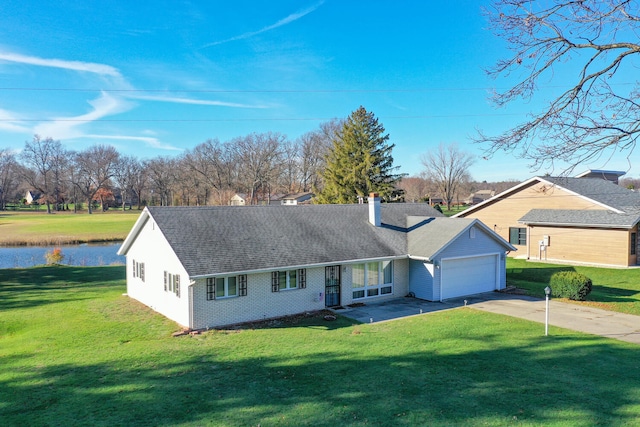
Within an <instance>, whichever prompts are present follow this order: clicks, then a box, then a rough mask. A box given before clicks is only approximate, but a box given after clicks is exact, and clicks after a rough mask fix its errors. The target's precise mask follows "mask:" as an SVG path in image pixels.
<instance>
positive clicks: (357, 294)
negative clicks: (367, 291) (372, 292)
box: [353, 291, 364, 299]
mask: <svg viewBox="0 0 640 427" xmlns="http://www.w3.org/2000/svg"><path fill="white" fill-rule="evenodd" d="M358 298H364V291H354V292H353V299H358Z"/></svg>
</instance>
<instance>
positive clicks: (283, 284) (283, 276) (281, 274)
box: [278, 271, 287, 289]
mask: <svg viewBox="0 0 640 427" xmlns="http://www.w3.org/2000/svg"><path fill="white" fill-rule="evenodd" d="M278 281H279V282H280V283H279V286H280V289H287V272H286V271H278Z"/></svg>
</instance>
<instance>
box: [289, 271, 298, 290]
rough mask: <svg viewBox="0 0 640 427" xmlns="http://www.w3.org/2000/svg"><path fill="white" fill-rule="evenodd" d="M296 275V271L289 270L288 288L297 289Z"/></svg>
mask: <svg viewBox="0 0 640 427" xmlns="http://www.w3.org/2000/svg"><path fill="white" fill-rule="evenodd" d="M296 273H297V271H296V270H291V271H290V272H289V287H290V288H297V287H298V279H297V276H296Z"/></svg>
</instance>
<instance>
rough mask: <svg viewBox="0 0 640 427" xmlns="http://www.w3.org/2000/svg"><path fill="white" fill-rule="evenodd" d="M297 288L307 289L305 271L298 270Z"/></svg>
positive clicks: (302, 269)
mask: <svg viewBox="0 0 640 427" xmlns="http://www.w3.org/2000/svg"><path fill="white" fill-rule="evenodd" d="M298 286H299V287H300V288H301V289H304V288H306V287H307V270H306V269H304V268H301V269H299V270H298Z"/></svg>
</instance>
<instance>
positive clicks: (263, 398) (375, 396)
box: [0, 337, 640, 426]
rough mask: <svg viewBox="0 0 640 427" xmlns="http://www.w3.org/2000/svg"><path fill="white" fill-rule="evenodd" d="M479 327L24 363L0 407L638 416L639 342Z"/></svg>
mask: <svg viewBox="0 0 640 427" xmlns="http://www.w3.org/2000/svg"><path fill="white" fill-rule="evenodd" d="M478 338H480V337H478ZM481 338H482V340H483V341H487V340H488V341H491V342H492V344H493V341H495V346H493V345H492V347H493V348H491V349H486V350H482V351H467V352H465V351H454V352H442V353H441V352H439V351H434V350H432V349H431V348H430V347H428V348H425V349H423V350H422V351H415V352H411V353H403V354H396V355H394V352H393V351H391V350H390V351H389V353H390V354H389V355H380V354H376V355H372V356H363V352H362V350H361V349H360V350H358V349H356V348H351V349H348V350H345V351H344V352H336V353H333V352H329V353H327V352H322V351H321V350H318V351H317V352H315V353H312V354H309V353H306V354H304V355H302V356H300V357H299V358H296V359H295V360H291V358H285V357H282V358H275V357H251V358H247V357H245V358H242V357H241V356H240V357H239V360H238V361H229V360H219V359H218V358H217V357H216V355H215V354H212V352H211V348H212V347H209V348H208V349H202V348H201V347H200V350H197V348H199V347H198V346H195V347H194V348H193V349H192V352H191V356H190V358H188V359H184V360H179V361H175V362H173V363H169V362H163V363H158V362H157V360H166V359H163V358H161V357H158V356H157V355H156V357H155V358H153V361H150V362H147V363H145V362H140V361H138V362H137V363H136V364H135V366H131V365H127V363H126V362H124V363H123V362H122V361H114V362H106V363H102V364H77V365H65V364H52V365H50V366H45V367H42V366H39V367H33V368H31V369H28V368H25V369H23V370H22V371H21V372H20V373H19V375H17V376H16V379H15V380H14V381H12V382H6V381H5V382H4V384H3V388H2V390H0V400H1V401H3V405H2V406H1V407H0V418H3V419H4V420H5V421H6V422H8V424H11V425H27V424H31V425H44V424H50V425H98V424H100V425H132V426H133V425H139V424H142V425H156V426H162V425H165V426H168V425H175V424H180V423H193V424H198V425H205V424H206V425H256V424H259V423H263V424H264V425H275V424H277V425H295V426H298V425H314V426H322V425H332V426H333V425H363V424H367V423H368V424H371V425H469V424H476V423H478V424H479V423H482V424H488V425H505V424H510V423H520V422H527V421H528V422H529V423H532V424H535V425H545V424H546V425H548V424H553V423H562V422H569V421H568V420H571V421H570V424H572V425H593V424H612V423H613V424H620V425H623V424H634V423H635V422H636V421H637V418H636V416H637V414H636V413H634V412H633V410H632V409H631V408H637V404H638V389H637V385H638V384H639V383H640V370H638V369H637V366H638V360H639V357H638V353H637V349H635V348H631V347H628V346H627V347H625V346H622V345H612V344H610V343H608V342H606V340H602V339H597V338H593V339H592V338H589V337H586V338H584V337H580V338H578V339H576V338H572V337H565V338H562V337H554V338H553V339H552V340H548V339H544V338H540V339H538V340H530V341H529V344H528V345H527V346H524V347H519V346H511V347H508V346H505V345H504V344H501V342H500V340H499V337H493V338H492V337H481ZM186 339H189V338H186ZM353 340H354V342H353V345H354V346H355V347H357V346H358V343H357V341H356V340H357V337H354V338H353ZM439 348H442V347H439ZM541 349H543V350H544V351H541ZM194 353H195V354H194ZM170 357H171V356H170V354H169V352H167V358H170ZM8 366H9V365H7V364H3V365H2V366H0V376H3V377H5V378H6V377H7V374H8V373H7V372H4V371H7V370H8V369H10V368H8Z"/></svg>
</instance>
